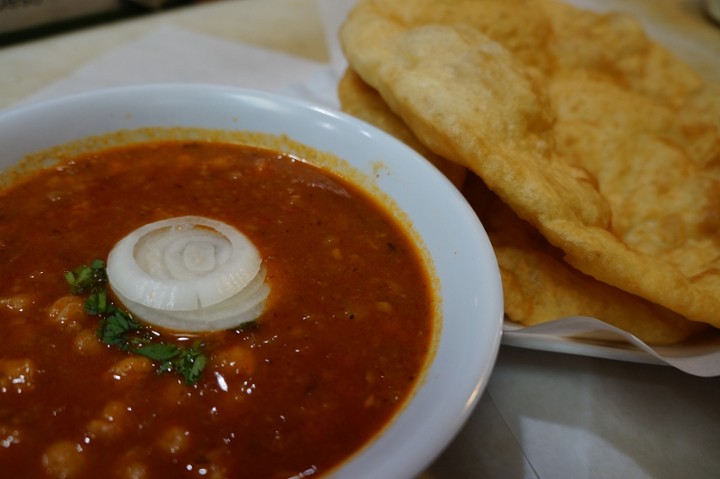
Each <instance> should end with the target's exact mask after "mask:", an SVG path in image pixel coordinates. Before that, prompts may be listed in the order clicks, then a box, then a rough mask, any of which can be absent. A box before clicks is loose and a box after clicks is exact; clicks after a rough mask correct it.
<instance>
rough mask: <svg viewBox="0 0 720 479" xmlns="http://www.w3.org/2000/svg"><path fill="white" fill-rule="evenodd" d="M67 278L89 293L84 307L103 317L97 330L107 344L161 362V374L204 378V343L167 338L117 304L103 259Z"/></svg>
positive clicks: (78, 289)
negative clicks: (111, 297) (109, 290)
mask: <svg viewBox="0 0 720 479" xmlns="http://www.w3.org/2000/svg"><path fill="white" fill-rule="evenodd" d="M65 280H66V281H67V283H68V285H69V286H70V291H71V293H72V294H86V293H87V295H88V296H87V298H86V299H85V302H84V305H83V307H84V309H85V313H86V314H88V315H90V316H98V317H99V326H98V329H97V332H96V334H97V337H98V338H99V339H100V341H102V342H103V343H104V344H107V345H109V346H114V347H117V348H118V349H121V350H123V351H127V352H129V353H132V354H138V355H140V356H145V357H146V358H149V359H150V360H152V361H154V362H156V363H159V364H158V366H157V372H158V374H163V373H170V372H175V373H177V374H178V375H180V376H181V377H182V378H183V379H184V381H185V383H186V384H188V385H193V384H195V383H197V382H198V381H199V380H200V377H201V376H202V373H203V370H204V369H205V366H206V365H207V357H206V356H205V354H204V353H203V351H202V348H203V344H202V343H201V342H199V341H196V342H195V343H194V344H193V345H192V346H190V347H185V346H180V345H176V344H172V343H166V342H163V341H161V340H159V339H158V337H157V336H155V335H153V334H152V333H151V332H150V330H149V329H148V328H145V327H144V326H143V325H142V324H141V323H140V322H138V321H137V320H136V319H135V318H134V317H133V316H132V314H130V313H129V312H127V311H124V310H122V309H119V308H117V307H116V306H115V305H114V304H113V303H112V302H111V301H110V300H109V299H108V294H107V272H106V271H105V263H104V262H103V261H102V260H94V261H92V262H91V263H90V266H86V265H83V266H80V267H78V268H75V269H74V270H72V271H68V272H66V273H65Z"/></svg>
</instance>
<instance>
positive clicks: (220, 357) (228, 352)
mask: <svg viewBox="0 0 720 479" xmlns="http://www.w3.org/2000/svg"><path fill="white" fill-rule="evenodd" d="M214 363H215V366H216V368H217V369H218V370H220V371H222V373H223V375H225V376H229V375H241V374H242V375H245V376H249V375H250V374H252V373H253V372H254V371H255V367H256V364H255V356H254V355H253V354H252V352H251V351H250V350H249V349H247V348H245V347H243V346H239V345H236V346H232V347H230V348H225V349H221V350H220V351H218V352H217V354H216V355H215V358H214Z"/></svg>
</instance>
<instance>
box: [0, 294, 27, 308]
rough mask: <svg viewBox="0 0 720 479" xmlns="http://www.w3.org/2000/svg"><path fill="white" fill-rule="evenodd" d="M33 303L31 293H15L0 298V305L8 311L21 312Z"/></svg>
mask: <svg viewBox="0 0 720 479" xmlns="http://www.w3.org/2000/svg"><path fill="white" fill-rule="evenodd" d="M34 303H35V297H34V296H33V295H31V294H16V295H14V296H8V297H6V298H0V306H4V307H5V308H7V309H9V310H10V311H17V312H22V311H24V310H25V309H27V308H28V307H29V306H31V305H32V304H34Z"/></svg>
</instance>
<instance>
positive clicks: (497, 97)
mask: <svg viewBox="0 0 720 479" xmlns="http://www.w3.org/2000/svg"><path fill="white" fill-rule="evenodd" d="M341 43H342V46H343V49H344V52H345V55H346V57H347V60H348V63H349V68H350V70H351V71H350V72H349V73H348V76H350V75H357V76H358V77H359V79H361V80H362V82H364V83H366V84H367V85H368V86H369V87H371V88H372V89H374V90H376V91H377V93H378V94H379V95H380V96H381V98H382V100H383V101H384V102H385V103H386V105H387V106H388V108H389V109H390V111H391V112H392V114H394V115H396V116H397V117H398V118H400V119H401V120H402V122H403V123H404V124H405V125H406V127H407V128H408V130H409V131H411V132H412V133H413V135H414V137H415V139H416V140H417V141H419V142H420V143H421V144H422V145H423V147H424V148H427V149H428V150H429V151H431V152H432V154H433V155H438V156H440V157H443V158H445V159H447V160H449V161H452V162H454V163H457V164H460V165H463V166H465V167H467V168H468V169H469V170H470V171H471V172H472V173H473V174H474V175H476V176H477V177H478V178H479V179H481V180H482V183H483V187H486V188H487V189H488V190H489V192H488V193H487V194H488V195H489V196H490V198H491V199H492V201H493V202H496V203H497V204H498V205H507V207H502V208H501V207H497V208H488V209H485V210H484V211H483V209H482V208H481V209H480V213H481V219H483V220H484V222H485V223H486V226H488V225H489V227H488V229H489V230H490V231H489V233H490V234H491V236H494V245H495V247H496V253H498V257H499V260H500V263H501V268H502V269H503V280H504V281H503V286H504V289H505V302H506V306H507V311H506V312H507V314H508V317H509V318H510V319H511V320H514V321H517V322H521V323H523V324H534V323H536V322H540V321H546V320H549V319H555V318H559V317H563V316H567V315H577V314H587V315H593V316H595V317H598V318H600V319H603V320H605V321H608V322H611V323H613V324H615V325H617V326H619V327H621V328H622V329H625V330H627V331H631V332H633V333H634V334H636V335H638V336H639V337H640V338H641V339H644V340H645V341H647V342H650V343H653V344H667V343H673V342H678V341H682V340H683V339H685V338H687V337H688V336H690V335H692V334H693V333H695V332H696V331H698V330H700V329H703V328H705V327H706V325H712V326H715V327H720V316H718V315H717V314H716V311H717V310H718V309H719V308H720V288H718V286H720V284H719V283H720V275H719V274H718V271H720V270H718V261H720V260H718V258H720V244H719V243H718V228H719V227H720V217H718V215H717V213H716V211H717V209H718V195H717V194H716V191H718V179H719V173H720V169H719V166H718V162H717V161H714V160H717V159H718V158H719V157H720V133H719V131H720V101H719V100H718V98H719V96H718V92H719V91H720V87H718V85H716V84H711V83H708V82H706V81H704V80H703V79H702V78H701V76H700V75H699V74H698V73H697V72H696V71H694V70H693V69H692V68H691V67H689V66H688V65H686V64H685V63H683V62H682V61H680V60H678V59H677V58H675V57H674V56H673V55H672V54H671V53H669V52H668V51H667V50H666V49H664V48H663V47H662V46H660V45H659V44H657V43H655V42H653V41H651V40H650V39H649V38H648V37H647V35H646V34H645V33H644V31H643V29H642V28H641V26H640V24H639V23H638V22H637V21H636V20H634V19H633V18H632V17H630V16H627V15H623V14H598V13H594V12H589V11H584V10H581V9H578V8H576V7H572V6H569V5H565V4H562V3H559V2H553V1H520V0H516V1H508V2H494V1H439V0H422V1H414V2H410V1H406V0H390V1H382V2H380V1H373V0H361V1H360V2H359V3H358V4H357V6H356V7H355V8H354V10H353V11H352V12H351V13H350V15H349V17H348V19H347V21H346V22H345V24H344V25H343V28H342V30H341ZM348 84H349V82H346V83H345V89H346V90H345V92H343V82H341V87H340V89H339V92H340V99H341V102H342V103H343V104H345V101H346V100H345V99H346V98H347V97H348V94H347V85H348ZM349 111H352V110H349ZM493 195H494V196H493ZM510 214H512V215H515V216H517V218H513V219H512V220H508V221H506V220H504V219H502V218H500V215H510ZM482 215H484V217H482ZM516 220H517V221H516ZM518 225H523V226H522V228H529V229H530V231H529V233H532V234H533V235H537V239H538V240H539V241H540V240H541V242H545V243H547V245H545V244H542V243H538V242H535V241H532V242H525V243H526V244H522V245H521V246H520V247H519V248H517V247H516V248H508V244H507V243H503V240H502V238H506V239H507V238H510V236H508V234H507V233H501V231H506V232H507V231H524V230H523V229H522V228H521V227H520V226H518ZM505 228H512V229H511V230H507V229H505ZM518 228H520V229H518ZM493 229H496V231H495V233H493ZM517 236H518V237H522V236H524V235H523V234H518V235H517ZM520 243H523V242H520ZM541 244H542V247H541V246H540V245H541ZM548 248H549V249H548ZM540 251H553V252H552V254H551V255H550V256H545V258H552V261H530V260H529V258H530V257H533V258H536V259H537V258H539V256H538V255H539V254H540V253H539V252H540ZM577 278H582V281H577ZM586 285H587V287H585V286H586ZM598 288H599V289H601V290H603V291H605V293H603V294H596V293H597V289H598ZM543 291H544V292H545V293H543V294H539V293H540V292H543ZM583 291H584V293H583ZM609 301H614V305H613V306H612V307H609V306H608V302H609ZM591 304H593V305H594V306H592V307H589V306H588V305H591ZM574 308H577V309H574Z"/></svg>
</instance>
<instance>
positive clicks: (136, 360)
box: [110, 356, 153, 382]
mask: <svg viewBox="0 0 720 479" xmlns="http://www.w3.org/2000/svg"><path fill="white" fill-rule="evenodd" d="M152 371H153V364H152V361H150V359H148V358H146V357H144V356H128V357H126V358H123V359H121V360H120V361H118V362H117V363H115V364H114V365H113V366H112V367H111V368H110V374H111V375H112V377H113V378H114V379H117V380H118V381H121V382H135V381H137V380H139V379H142V378H143V377H145V376H146V375H147V374H148V373H151V372H152Z"/></svg>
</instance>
